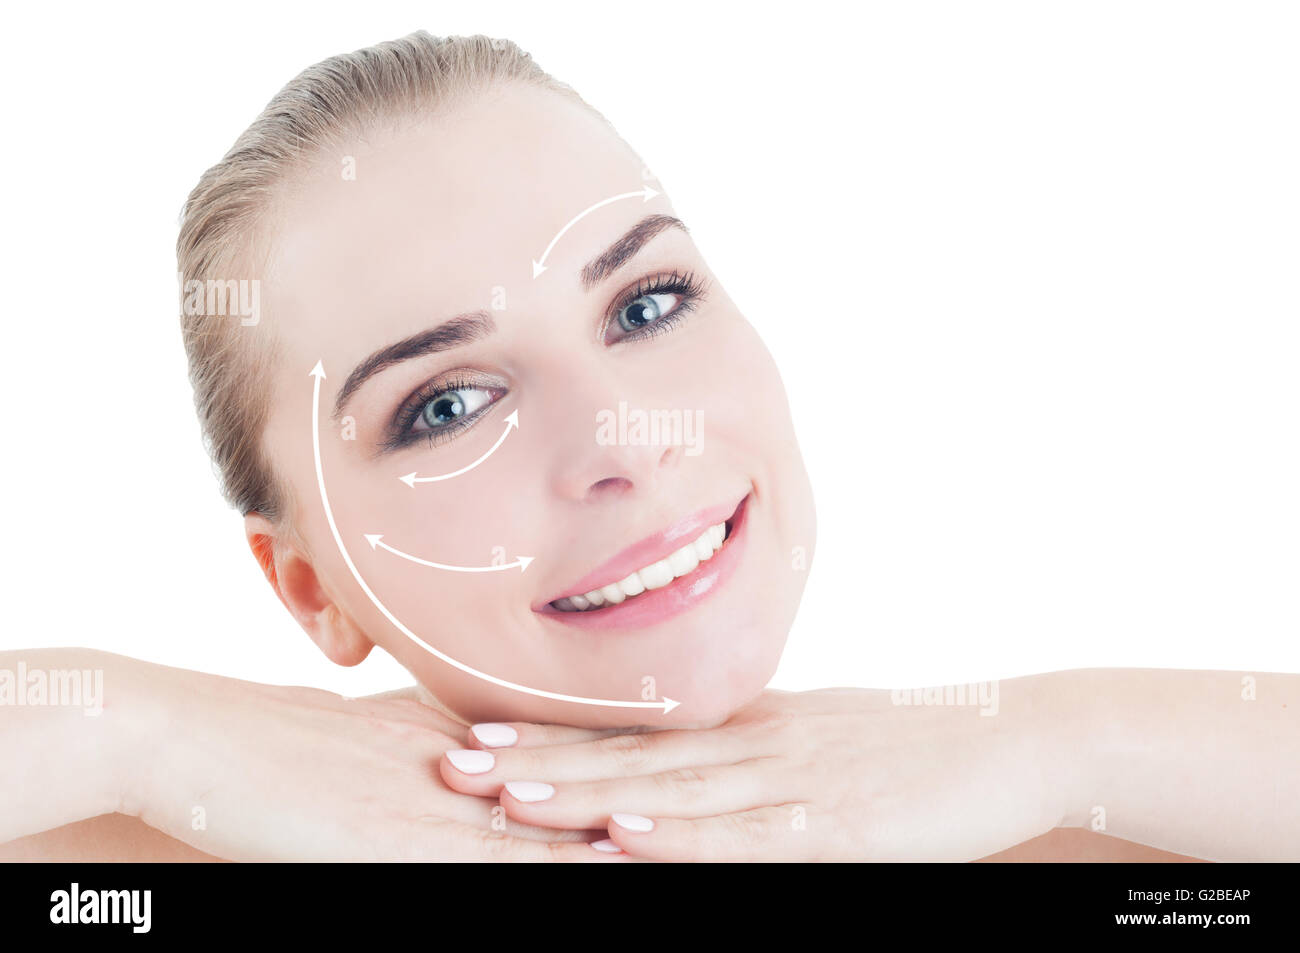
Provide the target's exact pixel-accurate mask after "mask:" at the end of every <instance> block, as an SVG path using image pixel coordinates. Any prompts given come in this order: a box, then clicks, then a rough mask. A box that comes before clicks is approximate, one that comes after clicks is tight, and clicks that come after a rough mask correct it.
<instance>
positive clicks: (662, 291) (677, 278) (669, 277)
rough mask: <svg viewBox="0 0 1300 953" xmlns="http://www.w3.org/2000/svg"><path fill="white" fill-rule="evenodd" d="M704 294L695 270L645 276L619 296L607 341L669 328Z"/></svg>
mask: <svg viewBox="0 0 1300 953" xmlns="http://www.w3.org/2000/svg"><path fill="white" fill-rule="evenodd" d="M703 297H704V283H703V282H702V281H700V280H698V279H697V278H696V277H695V276H694V275H693V274H691V273H690V272H687V273H686V274H680V273H678V272H675V271H674V272H672V273H671V274H666V275H657V276H655V277H648V278H643V279H641V281H639V282H638V283H637V285H636V287H634V288H631V289H629V290H628V291H627V292H625V293H624V294H623V295H622V296H620V297H619V299H618V301H617V303H616V304H615V305H614V307H613V309H612V310H611V311H610V312H609V317H608V318H607V319H606V321H605V343H606V344H617V343H619V342H620V341H631V340H635V339H638V338H646V337H650V336H652V335H655V334H662V333H664V332H666V331H669V330H671V329H672V328H673V326H674V325H676V324H677V322H678V321H680V320H681V319H682V318H683V317H685V316H686V315H687V314H689V313H690V312H691V311H692V310H693V309H694V308H695V305H696V303H698V302H699V301H700V300H702V299H703Z"/></svg>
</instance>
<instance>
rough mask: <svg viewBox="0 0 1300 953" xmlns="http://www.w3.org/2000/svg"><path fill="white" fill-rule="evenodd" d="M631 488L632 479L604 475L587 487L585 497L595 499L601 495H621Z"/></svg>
mask: <svg viewBox="0 0 1300 953" xmlns="http://www.w3.org/2000/svg"><path fill="white" fill-rule="evenodd" d="M630 489H632V481H631V480H628V479H626V478H624V477H606V478H605V479H603V480H597V481H596V482H595V483H593V484H592V485H591V486H589V487H587V499H588V500H595V499H598V498H600V497H603V496H622V495H623V494H624V493H626V492H627V491H628V490H630Z"/></svg>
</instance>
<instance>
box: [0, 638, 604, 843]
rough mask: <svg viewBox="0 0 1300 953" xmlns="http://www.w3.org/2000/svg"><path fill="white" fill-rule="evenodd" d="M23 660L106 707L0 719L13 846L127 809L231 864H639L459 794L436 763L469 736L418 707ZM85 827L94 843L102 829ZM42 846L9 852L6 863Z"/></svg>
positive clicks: (50, 656) (43, 658) (3, 798)
mask: <svg viewBox="0 0 1300 953" xmlns="http://www.w3.org/2000/svg"><path fill="white" fill-rule="evenodd" d="M20 660H21V661H25V662H26V664H27V667H28V669H29V670H31V669H37V668H43V669H46V670H49V669H87V668H90V669H95V668H98V669H102V670H103V672H104V695H105V699H104V706H103V713H102V714H100V715H99V716H97V717H92V716H87V715H85V714H84V713H83V711H82V709H80V708H67V707H65V708H60V707H26V706H24V707H16V706H15V707H8V706H6V707H5V708H3V709H0V757H2V758H3V760H4V763H5V764H6V765H9V766H12V770H11V771H10V772H9V774H8V776H7V778H6V783H5V784H4V785H0V844H5V842H9V841H15V840H17V839H18V838H23V837H27V836H29V835H33V834H39V833H41V832H43V831H51V830H56V829H58V828H60V827H62V826H64V825H67V824H72V823H74V822H77V821H82V820H85V819H87V818H95V817H101V816H103V815H113V814H117V815H124V816H126V817H133V818H138V819H139V821H141V822H143V824H145V825H148V826H150V827H152V828H155V829H156V830H158V831H161V832H162V833H163V834H166V835H168V836H169V837H171V838H174V839H175V840H177V841H180V842H183V843H184V844H187V845H189V846H190V847H191V848H194V849H196V850H198V851H202V852H203V853H204V854H207V855H211V856H212V857H217V858H224V859H228V860H247V861H254V860H260V861H265V860H361V861H366V860H390V861H391V860H462V861H501V860H509V861H535V862H540V861H586V862H609V861H620V860H626V859H627V858H626V857H624V856H621V855H618V854H609V853H603V852H601V851H597V850H593V849H592V848H591V847H590V846H589V845H588V843H586V842H587V841H591V840H599V839H602V838H603V836H604V835H603V832H600V831H596V832H585V831H555V830H541V829H533V828H529V827H527V826H526V825H522V824H518V823H517V822H514V821H508V820H507V819H505V818H504V817H503V816H502V815H501V812H500V811H497V812H495V814H494V810H493V808H494V806H495V805H494V804H493V803H492V802H491V801H489V800H485V799H483V798H477V797H466V796H464V795H462V794H458V793H456V792H454V791H450V790H448V789H447V788H446V786H444V785H443V784H441V783H439V781H438V778H437V776H436V764H437V761H438V758H439V757H440V755H441V754H442V753H443V752H444V751H446V750H448V749H450V748H456V747H458V746H460V745H463V744H465V743H466V741H467V738H466V732H465V728H464V726H463V725H460V724H458V723H457V722H455V721H454V720H452V719H450V718H448V717H447V716H446V715H444V714H442V713H441V712H439V711H437V710H436V709H434V708H432V707H430V706H428V705H425V704H422V703H420V702H418V701H416V700H413V699H396V700H393V699H353V700H348V699H343V698H341V697H340V696H338V695H335V694H333V693H330V692H325V691H321V690H319V689H313V688H288V687H278V686H271V685H260V684H256V683H253V682H245V681H240V680H237V679H230V678H222V677H219V676H214V675H207V674H203V673H200V672H191V671H185V670H182V669H175V668H168V667H165V666H161V665H152V664H149V663H145V662H140V661H137V660H135V659H129V658H125V657H123V656H118V655H111V654H108V653H103V652H92V651H88V650H84V649H53V650H37V651H24V652H5V653H0V668H8V669H10V670H14V669H16V667H17V664H18V662H19V661H20ZM52 753H54V754H55V755H56V756H51V755H52ZM198 818H201V820H202V823H201V826H200V825H199V824H197V823H196V819H198ZM101 826H102V825H101ZM79 833H80V835H81V837H82V838H83V839H89V840H91V841H92V843H93V838H94V831H93V830H92V831H89V832H88V831H85V830H82V831H80V832H79ZM137 834H138V832H137ZM32 846H33V845H31V844H28V845H25V846H22V845H20V846H15V845H13V844H9V845H8V846H7V848H3V849H0V858H3V857H6V856H9V857H15V856H18V857H21V856H24V855H25V856H29V857H30V856H32V851H31V848H32ZM35 846H36V848H37V852H36V853H35V856H36V857H37V858H40V857H42V856H46V857H48V856H49V854H48V852H43V851H41V845H39V844H38V845H35ZM48 846H49V847H50V848H54V849H60V848H62V849H65V850H66V848H67V845H66V844H60V843H59V842H58V838H55V839H54V841H53V842H51V843H50V844H49V845H48ZM82 850H85V847H83V848H82ZM115 850H116V851H117V852H118V855H119V856H120V854H121V853H127V852H128V851H129V845H128V844H119V845H117V847H116V848H115ZM158 851H159V853H160V854H162V855H163V856H165V857H168V859H171V857H172V856H175V855H176V854H177V852H176V851H175V850H174V849H173V848H172V847H170V846H167V845H164V844H160V845H159V846H158ZM181 853H183V852H181ZM74 856H75V853H74ZM82 856H84V854H82ZM99 859H106V858H103V857H102V856H101V857H100V858H99ZM135 859H148V858H142V857H136V858H135Z"/></svg>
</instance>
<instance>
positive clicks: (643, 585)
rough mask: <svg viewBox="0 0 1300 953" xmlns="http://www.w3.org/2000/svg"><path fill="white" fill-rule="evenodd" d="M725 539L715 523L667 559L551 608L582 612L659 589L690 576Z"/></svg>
mask: <svg viewBox="0 0 1300 953" xmlns="http://www.w3.org/2000/svg"><path fill="white" fill-rule="evenodd" d="M726 537H727V527H726V524H725V523H717V524H716V525H714V526H710V527H709V528H708V529H706V530H705V531H704V532H703V533H701V534H700V535H699V536H698V537H696V538H695V539H693V540H692V541H691V542H689V543H687V544H686V545H685V546H683V547H682V548H681V549H679V550H677V551H676V552H674V553H672V554H671V555H669V556H668V557H667V558H665V559H661V560H659V561H658V562H655V563H651V564H650V565H649V566H646V567H645V568H644V569H639V570H637V571H636V572H634V573H632V574H630V575H629V576H628V577H627V578H626V579H621V580H619V581H618V582H611V583H610V584H609V585H607V586H601V587H600V588H599V589H593V590H592V591H591V592H588V593H584V594H583V595H580V596H569V597H568V598H566V599H556V600H555V601H554V602H552V603H551V606H552V607H553V608H555V609H559V610H560V611H561V612H584V611H587V610H590V609H597V608H600V607H602V606H606V605H611V606H616V605H618V604H619V603H621V602H623V601H625V600H627V599H630V598H632V597H633V596H639V595H641V593H643V592H646V591H647V590H650V589H662V588H663V587H664V586H666V585H668V584H669V583H670V582H672V581H673V580H674V579H676V578H678V577H680V576H685V575H686V574H687V573H690V572H693V571H694V570H695V568H696V567H697V566H699V564H700V563H702V562H705V561H706V560H708V559H711V558H712V557H713V554H714V553H715V552H717V551H718V550H719V549H721V548H722V544H723V542H724V541H725V540H726Z"/></svg>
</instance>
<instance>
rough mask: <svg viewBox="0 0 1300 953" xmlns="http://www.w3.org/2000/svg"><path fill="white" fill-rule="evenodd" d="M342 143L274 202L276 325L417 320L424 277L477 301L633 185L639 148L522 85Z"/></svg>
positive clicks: (524, 272) (527, 276) (558, 98)
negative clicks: (384, 317)
mask: <svg viewBox="0 0 1300 953" xmlns="http://www.w3.org/2000/svg"><path fill="white" fill-rule="evenodd" d="M339 148H340V150H347V151H340V152H339V154H338V155H334V156H331V155H323V156H322V157H321V158H320V161H319V162H318V163H317V164H316V165H314V166H313V168H312V169H311V171H310V172H308V173H306V174H305V175H304V176H303V178H302V179H301V180H300V181H299V182H297V183H296V184H295V186H294V187H293V188H292V190H291V191H290V192H289V193H288V194H287V195H286V196H285V197H284V198H283V199H282V201H281V202H280V203H279V204H278V207H277V210H276V215H275V220H276V221H275V228H274V238H273V243H272V244H273V250H272V255H271V261H272V265H271V274H270V285H271V286H272V294H273V295H274V298H275V299H276V300H275V302H274V303H273V305H272V307H273V309H274V312H273V314H274V317H275V319H276V320H277V321H280V322H282V323H284V324H287V325H288V326H287V327H282V328H281V330H282V331H290V332H291V331H292V330H293V326H294V325H301V324H302V323H304V322H306V323H308V324H310V323H312V319H311V317H310V316H312V315H320V314H322V309H323V308H324V309H325V310H326V311H329V312H336V311H337V310H338V309H339V308H345V309H346V308H350V309H355V308H358V307H364V308H366V309H367V310H368V311H369V312H370V313H375V312H379V311H394V310H396V311H401V310H404V309H407V308H412V307H421V306H422V307H423V308H424V309H425V319H426V320H427V317H428V306H429V303H430V294H431V292H434V291H435V290H436V298H434V300H435V301H437V302H440V303H445V306H446V307H447V308H451V309H455V310H459V309H461V308H462V307H463V308H477V307H482V306H483V304H484V301H485V299H486V298H487V297H488V296H489V295H490V294H491V289H492V288H493V287H495V286H507V285H510V284H517V283H520V282H523V281H527V280H531V266H532V260H533V259H534V258H536V257H538V255H540V253H541V252H542V251H543V250H544V249H545V248H546V246H547V244H548V243H549V242H550V240H551V239H552V238H553V237H554V236H555V234H556V233H557V232H558V231H559V230H560V229H561V228H563V227H564V225H565V224H566V223H567V222H569V221H570V220H571V219H572V218H573V217H574V216H576V215H578V214H579V213H580V212H581V211H583V210H584V209H586V208H587V207H589V206H591V205H592V204H594V203H596V202H599V201H601V200H602V199H604V198H607V197H609V196H611V195H615V194H619V193H623V192H628V191H632V190H635V189H639V188H641V187H642V186H643V184H644V181H643V178H642V166H641V162H640V160H639V159H638V158H637V156H636V155H635V154H634V153H633V152H632V151H631V150H630V149H629V148H628V147H627V146H626V145H625V144H624V143H623V142H622V141H621V140H620V139H619V138H618V136H617V135H616V134H615V133H614V132H613V131H612V130H611V129H610V128H609V127H608V125H607V124H605V122H604V121H603V120H602V119H601V118H600V117H598V116H596V115H595V114H593V113H592V112H591V111H590V110H588V109H586V108H585V107H583V106H582V105H581V104H580V103H577V102H575V101H573V100H571V99H569V98H568V97H566V96H563V95H561V94H558V93H556V92H554V91H550V90H544V89H538V88H533V87H522V86H507V87H504V88H499V89H496V90H493V91H491V92H489V93H487V94H482V95H478V96H476V97H474V98H473V99H471V100H470V101H467V102H464V103H460V104H456V105H453V106H451V107H449V108H446V109H444V110H441V111H439V112H438V113H435V114H431V115H429V116H428V117H425V118H419V119H416V120H414V121H412V122H410V123H402V124H400V125H398V126H396V127H395V128H393V129H390V130H383V131H379V132H373V133H368V134H367V135H366V138H365V140H357V141H355V142H351V143H349V142H344V143H343V144H342V145H341V146H340V147H339ZM629 211H630V212H631V211H635V210H629ZM593 218H599V216H594V217H593ZM591 224H592V223H590V222H588V223H583V224H582V226H581V228H578V229H575V230H574V232H572V233H570V234H571V236H572V237H573V238H575V239H580V238H581V234H580V232H581V230H585V229H586V228H590V227H591ZM595 224H596V225H597V226H599V224H600V223H599V222H597V223H595ZM604 224H605V225H606V226H608V224H609V222H608V221H606V222H605V223H604ZM591 234H592V236H595V235H597V234H603V231H601V230H600V229H599V227H597V229H596V230H595V231H592V232H591ZM548 263H549V261H548ZM557 264H563V263H561V262H557Z"/></svg>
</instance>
